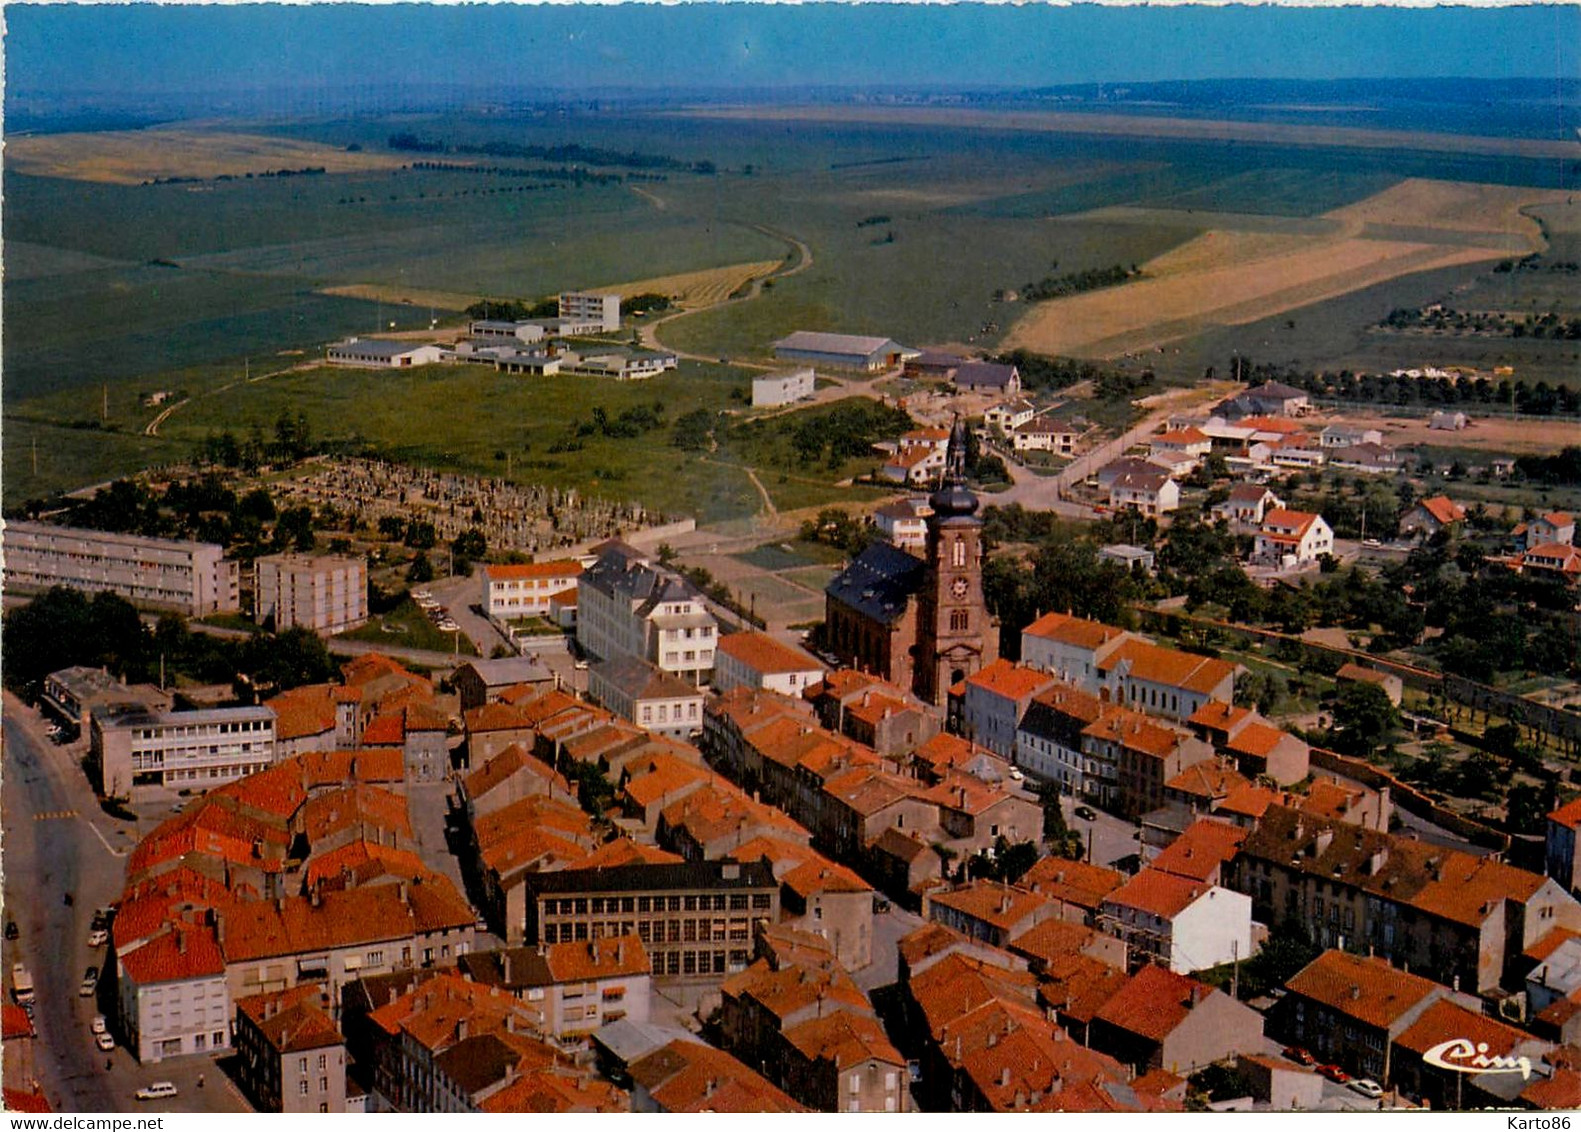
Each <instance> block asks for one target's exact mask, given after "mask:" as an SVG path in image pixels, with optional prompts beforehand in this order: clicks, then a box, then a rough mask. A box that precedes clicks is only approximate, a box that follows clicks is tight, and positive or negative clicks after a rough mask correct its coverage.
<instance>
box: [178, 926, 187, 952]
mask: <svg viewBox="0 0 1581 1132" xmlns="http://www.w3.org/2000/svg"><path fill="white" fill-rule="evenodd" d="M176 952H177V953H178V954H180V955H185V954H186V953H187V933H186V932H184V931H182V930H180V929H179V928H178V929H176Z"/></svg>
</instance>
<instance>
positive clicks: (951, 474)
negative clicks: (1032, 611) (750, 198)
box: [912, 416, 999, 704]
mask: <svg viewBox="0 0 1581 1132" xmlns="http://www.w3.org/2000/svg"><path fill="white" fill-rule="evenodd" d="M967 439H968V438H967V432H966V422H965V421H963V420H962V419H961V418H960V417H959V416H957V417H956V418H955V423H954V425H953V426H952V427H951V429H950V440H949V447H948V448H947V449H946V452H945V462H944V477H943V482H942V483H941V484H940V485H939V489H938V490H937V491H935V492H934V493H933V495H932V496H930V497H929V500H928V502H929V503H930V504H931V505H932V507H933V514H932V515H931V516H929V518H928V540H927V546H926V549H925V550H924V553H923V563H924V570H925V573H924V574H923V581H922V587H921V589H920V590H919V591H918V593H917V646H916V659H915V663H914V667H913V669H912V680H913V684H912V688H913V690H914V691H915V692H916V693H917V695H918V696H920V697H921V698H922V699H924V700H927V701H928V702H929V703H935V704H940V703H943V702H944V699H945V696H946V694H947V693H948V692H949V689H950V687H951V686H952V685H953V684H955V683H956V682H957V681H959V680H961V679H962V678H963V677H966V676H970V675H971V674H972V673H974V672H977V671H978V670H979V669H981V668H982V667H983V666H984V665H985V664H988V663H990V662H991V661H992V660H993V659H994V657H995V656H997V655H998V651H999V628H998V625H997V623H996V622H995V621H994V620H993V618H991V617H990V616H989V615H988V610H987V607H986V605H985V603H984V601H983V561H982V554H983V548H982V527H983V524H982V520H981V519H979V518H977V516H976V512H977V508H978V502H977V496H975V495H973V494H972V493H971V491H969V490H968V489H967V487H966V444H967Z"/></svg>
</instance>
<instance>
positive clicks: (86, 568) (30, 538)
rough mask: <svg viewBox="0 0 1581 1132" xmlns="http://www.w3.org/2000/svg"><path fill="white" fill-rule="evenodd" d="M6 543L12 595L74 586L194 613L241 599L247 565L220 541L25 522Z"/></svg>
mask: <svg viewBox="0 0 1581 1132" xmlns="http://www.w3.org/2000/svg"><path fill="white" fill-rule="evenodd" d="M4 548H5V585H6V589H8V590H10V591H12V592H18V593H27V592H37V591H39V590H47V589H49V587H51V586H71V587H72V588H74V589H79V590H82V591H84V592H85V593H102V592H109V593H116V594H120V595H121V596H122V597H124V598H126V599H127V600H128V601H130V602H132V603H133V604H134V605H139V606H146V607H148V608H150V609H172V610H175V611H177V612H179V613H184V614H186V615H187V616H189V617H202V616H204V615H205V614H209V613H216V612H228V611H234V610H236V609H237V608H239V606H240V604H241V596H240V591H241V586H240V580H241V571H240V568H239V567H238V565H237V564H236V563H235V562H233V561H231V560H230V559H227V558H226V557H225V549H224V548H223V547H221V546H217V545H215V544H213V543H206V542H184V541H178V540H175V539H162V538H144V537H143V536H141V535H124V534H115V533H113V532H110V531H91V530H86V529H83V528H79V527H57V526H55V525H53V524H51V523H32V522H25V521H17V522H12V523H7V524H6V527H5V534H4Z"/></svg>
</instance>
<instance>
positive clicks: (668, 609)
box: [576, 544, 719, 685]
mask: <svg viewBox="0 0 1581 1132" xmlns="http://www.w3.org/2000/svg"><path fill="white" fill-rule="evenodd" d="M718 632H719V625H718V622H717V621H715V620H714V615H713V614H712V613H710V612H709V611H708V606H707V604H706V603H705V602H704V600H703V595H702V594H700V593H698V592H697V588H696V587H695V586H693V585H692V584H691V583H690V582H688V581H686V580H685V579H684V578H681V577H678V576H677V575H675V574H671V573H670V572H669V571H667V570H662V569H660V568H657V567H654V566H652V565H651V564H650V563H649V561H648V559H647V557H646V556H645V555H643V554H642V553H641V552H640V551H637V550H635V549H634V548H632V547H630V546H626V545H624V544H616V545H614V546H610V547H607V548H606V549H605V550H604V552H603V553H602V554H601V555H600V557H599V559H598V561H596V562H595V563H594V564H593V565H592V566H591V567H589V568H588V569H587V570H586V571H585V572H584V573H583V574H582V577H581V579H580V580H579V581H578V583H577V622H576V640H577V644H578V645H580V646H581V647H582V649H583V651H584V652H587V653H590V654H592V655H593V656H595V657H598V658H599V659H602V660H614V659H617V658H619V657H634V658H636V659H638V660H644V661H647V662H648V663H650V664H653V665H655V666H656V667H658V668H659V669H661V670H662V671H664V672H668V673H671V674H673V675H677V676H681V677H683V678H685V679H686V680H687V682H688V683H690V684H694V685H695V684H699V683H702V682H703V681H704V680H705V679H706V678H707V677H708V675H709V674H710V673H711V672H712V671H713V667H714V650H715V648H716V646H717V644H718Z"/></svg>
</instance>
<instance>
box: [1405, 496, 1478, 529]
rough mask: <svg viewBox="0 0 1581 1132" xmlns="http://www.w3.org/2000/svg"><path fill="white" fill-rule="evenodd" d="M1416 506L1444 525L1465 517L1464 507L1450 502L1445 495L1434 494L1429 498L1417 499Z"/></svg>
mask: <svg viewBox="0 0 1581 1132" xmlns="http://www.w3.org/2000/svg"><path fill="white" fill-rule="evenodd" d="M1417 506H1418V507H1420V508H1422V510H1424V511H1426V512H1427V513H1428V514H1429V515H1431V516H1432V517H1433V518H1435V519H1437V520H1438V521H1439V522H1440V523H1442V524H1444V525H1446V526H1447V525H1448V524H1450V523H1458V522H1459V521H1460V520H1462V519H1464V518H1465V517H1466V509H1465V508H1464V507H1462V506H1460V504H1458V503H1455V502H1452V501H1451V500H1450V498H1449V496H1447V495H1435V496H1433V498H1431V499H1421V500H1418V501H1417Z"/></svg>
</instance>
